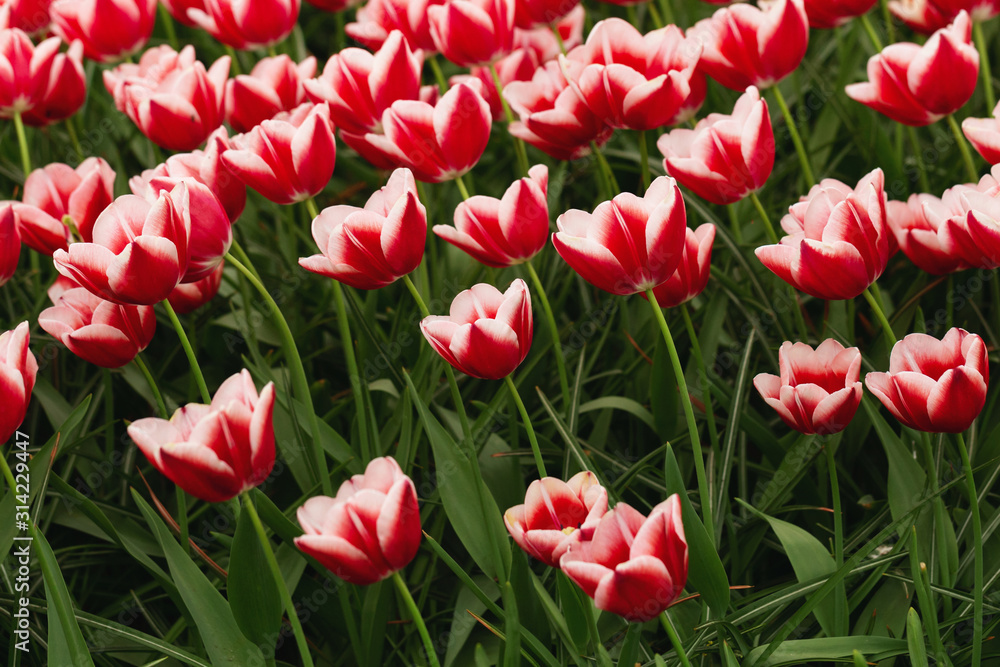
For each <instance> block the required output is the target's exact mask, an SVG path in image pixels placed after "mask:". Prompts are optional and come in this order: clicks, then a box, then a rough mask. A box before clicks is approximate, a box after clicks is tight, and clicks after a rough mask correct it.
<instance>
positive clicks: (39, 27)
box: [0, 0, 52, 35]
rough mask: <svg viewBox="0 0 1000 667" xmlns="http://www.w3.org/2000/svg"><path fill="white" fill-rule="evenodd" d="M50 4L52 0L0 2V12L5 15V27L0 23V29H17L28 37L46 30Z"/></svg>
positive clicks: (50, 22) (50, 21)
mask: <svg viewBox="0 0 1000 667" xmlns="http://www.w3.org/2000/svg"><path fill="white" fill-rule="evenodd" d="M51 4H52V0H0V11H2V12H6V13H7V21H6V25H3V24H2V22H0V27H4V28H18V29H20V30H23V31H24V32H26V33H28V34H29V35H30V34H34V33H36V32H42V31H44V30H48V28H49V26H50V25H51V24H52V17H51V16H49V5H51Z"/></svg>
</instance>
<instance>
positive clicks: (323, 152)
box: [222, 104, 337, 204]
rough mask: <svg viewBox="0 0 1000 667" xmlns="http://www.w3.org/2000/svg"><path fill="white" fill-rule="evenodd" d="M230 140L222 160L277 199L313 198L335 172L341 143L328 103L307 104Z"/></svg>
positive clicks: (262, 191)
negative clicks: (230, 146) (339, 143)
mask: <svg viewBox="0 0 1000 667" xmlns="http://www.w3.org/2000/svg"><path fill="white" fill-rule="evenodd" d="M230 142H231V144H232V148H231V149H229V150H227V151H225V152H224V153H223V154H222V163H223V164H224V165H225V166H226V168H227V169H229V171H231V172H232V173H234V174H236V176H237V177H238V178H239V179H240V180H242V181H243V182H244V183H246V184H247V185H249V186H250V187H251V188H253V189H254V190H256V191H257V192H259V193H261V194H262V195H264V196H265V197H267V198H268V199H270V200H271V201H273V202H275V203H277V204H291V203H293V202H299V201H305V200H306V199H309V198H310V197H314V196H316V195H317V194H319V193H320V191H322V190H323V188H325V187H326V184H327V183H329V182H330V178H331V177H332V176H333V166H334V163H335V162H336V158H337V147H336V144H335V143H334V139H333V125H332V124H331V123H330V109H329V107H328V106H327V105H326V104H317V105H315V106H314V105H312V104H303V105H302V106H300V107H297V108H296V109H295V110H294V111H292V112H291V113H282V114H279V115H278V116H277V117H275V118H274V119H272V120H265V121H264V122H263V123H261V124H260V125H258V126H257V127H255V128H254V129H253V130H252V131H250V132H249V133H248V134H243V135H237V136H235V137H233V138H232V139H230Z"/></svg>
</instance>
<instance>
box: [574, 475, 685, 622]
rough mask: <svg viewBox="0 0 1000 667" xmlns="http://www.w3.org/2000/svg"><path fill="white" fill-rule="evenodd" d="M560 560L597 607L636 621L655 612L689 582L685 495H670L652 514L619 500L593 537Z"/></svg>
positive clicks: (670, 601) (674, 597) (646, 619)
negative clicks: (685, 534) (682, 520)
mask: <svg viewBox="0 0 1000 667" xmlns="http://www.w3.org/2000/svg"><path fill="white" fill-rule="evenodd" d="M559 566H560V567H561V568H562V571H563V572H565V573H566V575H567V576H569V578H570V579H572V580H573V582H574V583H576V585H577V586H579V587H580V588H582V589H583V591H584V592H585V593H586V594H587V595H588V596H590V597H591V598H593V600H594V605H595V606H596V607H597V608H598V609H601V610H602V611H609V612H611V613H613V614H618V615H619V616H623V617H624V618H625V619H626V620H628V621H632V622H643V621H648V620H650V619H653V618H656V617H657V616H658V615H659V614H660V613H661V612H662V611H664V610H665V609H666V608H667V607H669V606H670V603H672V602H673V601H674V600H675V599H677V596H678V595H679V594H680V592H681V591H682V590H683V589H684V584H685V583H687V569H688V547H687V540H686V539H685V538H684V525H683V523H682V522H681V501H680V496H678V495H677V494H676V493H675V494H674V495H672V496H670V497H669V498H667V499H666V500H664V501H663V502H662V503H660V504H659V505H657V506H656V507H654V508H653V511H652V512H650V514H649V516H648V517H644V516H643V515H642V514H641V513H640V512H638V511H636V510H634V509H632V508H631V507H630V506H629V505H627V504H625V503H618V504H617V505H615V508H614V509H613V510H611V511H610V512H608V513H607V514H605V515H604V518H602V519H601V521H600V523H598V524H597V528H596V529H595V530H594V535H593V538H592V539H591V540H590V541H586V542H580V543H577V544H573V545H571V546H570V548H569V550H568V551H567V552H566V553H565V554H563V556H562V558H561V559H560V560H559Z"/></svg>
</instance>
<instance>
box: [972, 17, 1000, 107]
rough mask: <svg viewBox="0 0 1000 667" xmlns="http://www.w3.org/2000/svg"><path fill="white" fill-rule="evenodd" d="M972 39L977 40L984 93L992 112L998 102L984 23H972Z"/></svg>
mask: <svg viewBox="0 0 1000 667" xmlns="http://www.w3.org/2000/svg"><path fill="white" fill-rule="evenodd" d="M972 39H974V40H975V42H976V48H977V49H979V68H980V73H981V74H982V75H983V92H984V93H985V95H986V105H987V106H988V107H989V111H990V112H992V111H993V107H995V106H996V103H997V100H996V96H995V95H994V94H993V72H992V70H991V68H990V54H989V50H988V49H987V47H986V36H985V35H984V34H983V23H982V21H973V22H972Z"/></svg>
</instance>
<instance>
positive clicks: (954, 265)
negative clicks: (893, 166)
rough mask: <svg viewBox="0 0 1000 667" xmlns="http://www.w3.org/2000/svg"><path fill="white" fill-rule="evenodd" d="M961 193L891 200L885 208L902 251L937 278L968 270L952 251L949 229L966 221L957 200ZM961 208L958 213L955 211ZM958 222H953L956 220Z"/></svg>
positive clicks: (912, 196) (918, 195)
mask: <svg viewBox="0 0 1000 667" xmlns="http://www.w3.org/2000/svg"><path fill="white" fill-rule="evenodd" d="M959 197H960V194H959V191H958V190H954V192H953V193H952V194H951V196H949V192H948V191H946V192H945V196H944V198H943V199H938V198H937V197H934V196H933V195H928V194H913V195H910V198H909V199H908V200H907V201H906V202H900V201H890V202H889V203H888V205H887V208H886V213H887V216H886V217H887V221H888V223H889V229H890V230H892V233H893V234H894V235H895V237H896V241H897V242H898V243H899V247H900V249H901V250H902V251H903V253H904V254H905V255H906V256H907V257H908V258H909V259H910V261H911V262H913V263H914V264H916V265H917V266H918V267H919V268H920V269H922V270H924V271H927V272H928V273H932V274H934V275H945V274H948V273H954V272H955V271H961V270H963V269H967V268H969V267H968V265H967V264H966V263H965V262H964V261H963V260H962V258H961V257H960V256H958V255H955V254H953V253H952V252H951V250H950V248H951V245H952V244H951V243H950V241H949V236H950V235H951V234H950V233H949V230H948V227H949V226H951V225H953V224H956V222H957V223H959V224H961V222H964V219H965V213H966V211H964V210H961V209H962V208H963V207H962V206H961V203H960V202H959V201H957V200H958V199H959ZM955 208H957V209H959V210H958V211H955V210H954V209H955ZM956 217H957V218H958V220H956V221H953V220H952V219H953V218H956Z"/></svg>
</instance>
